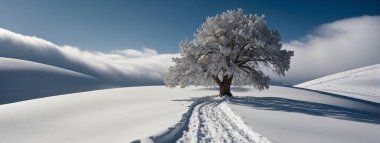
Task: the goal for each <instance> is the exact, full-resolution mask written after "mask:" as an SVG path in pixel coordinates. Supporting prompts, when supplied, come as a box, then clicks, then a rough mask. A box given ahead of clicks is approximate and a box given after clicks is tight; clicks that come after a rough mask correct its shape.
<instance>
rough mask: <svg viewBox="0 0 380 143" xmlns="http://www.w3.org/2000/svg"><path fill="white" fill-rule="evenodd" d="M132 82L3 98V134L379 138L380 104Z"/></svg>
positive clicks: (41, 137)
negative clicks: (134, 84)
mask: <svg viewBox="0 0 380 143" xmlns="http://www.w3.org/2000/svg"><path fill="white" fill-rule="evenodd" d="M217 93H218V91H217V89H216V88H197V87H190V88H186V89H178V88H176V89H169V88H165V87H162V86H150V87H129V88H117V89H107V90H98V91H90V92H83V93H75V94H67V95H64V96H53V97H47V98H41V99H35V100H28V101H23V102H18V103H11V104H5V105H0V142H58V143H59V142H72V143H76V142H78V143H79V142H80V143H86V142H89V143H96V142H110V143H118V142H175V141H178V142H191V141H194V142H195V141H197V142H210V141H214V142H284V143H288V142H290V143H294V142H332V143H341V142H345V143H350V142H377V141H378V134H379V133H380V113H379V107H380V106H379V104H377V103H373V102H368V101H363V100H358V99H353V98H347V97H341V96H339V95H334V94H324V93H320V92H313V91H307V90H302V89H296V88H288V87H277V86H271V87H270V89H269V90H265V91H263V92H258V91H256V90H255V89H252V88H248V87H242V88H233V93H234V94H235V95H238V96H237V97H235V98H227V99H221V98H218V97H209V95H213V94H217Z"/></svg>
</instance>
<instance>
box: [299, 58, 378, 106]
mask: <svg viewBox="0 0 380 143" xmlns="http://www.w3.org/2000/svg"><path fill="white" fill-rule="evenodd" d="M295 87H301V88H307V89H312V90H319V91H325V92H330V93H336V94H342V95H345V96H350V97H354V98H359V99H364V100H368V101H373V102H377V103H380V64H376V65H372V66H366V67H363V68H358V69H354V70H350V71H346V72H341V73H337V74H333V75H329V76H326V77H322V78H318V79H315V80H311V81H308V82H305V83H301V84H298V85H295Z"/></svg>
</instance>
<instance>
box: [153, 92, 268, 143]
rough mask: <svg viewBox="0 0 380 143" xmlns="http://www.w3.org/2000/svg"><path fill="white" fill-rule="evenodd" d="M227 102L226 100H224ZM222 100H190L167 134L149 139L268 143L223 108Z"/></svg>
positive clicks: (155, 140) (206, 98)
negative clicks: (180, 117)
mask: <svg viewBox="0 0 380 143" xmlns="http://www.w3.org/2000/svg"><path fill="white" fill-rule="evenodd" d="M227 100H228V99H227ZM225 102H226V100H225V99H215V98H212V97H203V98H198V99H194V100H193V104H192V105H190V107H189V111H188V112H187V113H185V114H184V115H183V117H182V120H181V121H180V122H179V123H178V124H177V125H176V126H174V127H173V128H171V129H169V131H168V132H166V133H164V134H162V135H159V136H156V137H151V140H152V141H154V142H180V143H182V142H184V143H187V142H201V143H202V142H225V143H230V142H239V143H244V142H247V143H248V142H249V143H268V142H269V141H268V139H266V138H265V137H262V136H260V135H259V134H257V133H255V132H253V131H252V130H251V129H250V127H248V126H247V125H246V124H245V123H244V122H243V121H242V120H241V119H240V117H238V116H236V115H235V114H234V113H233V112H232V111H231V109H230V108H229V107H228V106H227V105H226V103H225Z"/></svg>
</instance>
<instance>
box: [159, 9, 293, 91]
mask: <svg viewBox="0 0 380 143" xmlns="http://www.w3.org/2000/svg"><path fill="white" fill-rule="evenodd" d="M280 41H281V39H280V33H279V32H278V31H277V30H270V29H269V28H268V25H267V23H266V21H265V20H264V16H257V15H252V14H249V15H246V14H244V12H243V10H242V9H238V10H228V11H226V12H223V13H222V14H218V15H216V16H213V17H208V18H207V20H206V22H204V23H203V24H202V25H201V27H200V28H199V29H198V30H197V32H196V33H195V38H194V39H193V40H191V41H187V40H186V41H182V42H181V43H180V48H181V52H180V54H181V56H180V57H178V58H173V62H175V64H174V65H173V66H171V67H170V68H169V72H168V73H167V75H166V76H165V79H164V81H165V83H166V84H167V86H169V87H175V86H177V85H179V86H181V87H186V86H188V85H196V86H197V85H202V86H214V85H219V87H220V88H221V93H220V94H222V95H221V96H223V94H227V95H228V94H230V92H229V87H230V85H231V84H235V85H250V86H254V87H256V88H257V89H259V90H262V89H265V88H268V81H269V77H268V76H267V75H266V74H265V73H264V72H263V70H264V71H273V72H274V73H276V74H277V75H279V76H285V71H287V70H288V69H289V67H290V58H291V57H292V56H293V51H288V50H284V49H282V44H281V42H280ZM223 86H228V89H226V90H228V92H225V93H222V88H224V87H223ZM225 88H227V87H225ZM231 95H232V94H231Z"/></svg>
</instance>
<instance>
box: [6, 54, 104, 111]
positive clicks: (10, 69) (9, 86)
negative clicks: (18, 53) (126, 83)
mask: <svg viewBox="0 0 380 143" xmlns="http://www.w3.org/2000/svg"><path fill="white" fill-rule="evenodd" d="M109 87H111V85H107V84H104V83H103V82H102V81H100V80H98V79H96V78H94V77H91V76H88V75H85V74H82V73H78V72H75V71H70V70H66V69H62V68H58V67H54V66H49V65H45V64H40V63H35V62H30V61H24V60H18V59H10V58H2V57H0V104H5V103H11V102H17V101H22V100H28V99H35V98H40V97H46V96H53V95H58V94H67V93H73V92H80V91H88V90H95V89H101V88H109Z"/></svg>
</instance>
